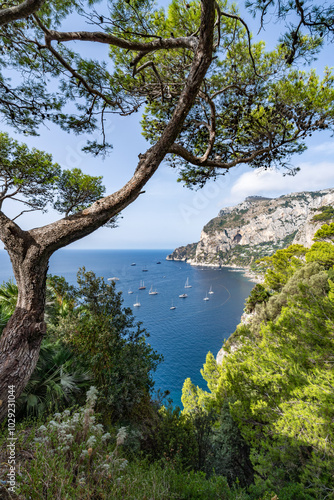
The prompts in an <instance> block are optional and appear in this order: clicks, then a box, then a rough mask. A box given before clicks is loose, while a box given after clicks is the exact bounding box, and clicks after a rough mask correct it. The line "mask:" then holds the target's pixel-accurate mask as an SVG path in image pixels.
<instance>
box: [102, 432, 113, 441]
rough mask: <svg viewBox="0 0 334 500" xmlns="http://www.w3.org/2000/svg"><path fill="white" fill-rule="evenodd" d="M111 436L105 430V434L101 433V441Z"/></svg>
mask: <svg viewBox="0 0 334 500" xmlns="http://www.w3.org/2000/svg"><path fill="white" fill-rule="evenodd" d="M109 438H111V434H110V433H109V432H106V433H105V434H103V436H102V437H101V439H102V441H106V440H107V439H109Z"/></svg>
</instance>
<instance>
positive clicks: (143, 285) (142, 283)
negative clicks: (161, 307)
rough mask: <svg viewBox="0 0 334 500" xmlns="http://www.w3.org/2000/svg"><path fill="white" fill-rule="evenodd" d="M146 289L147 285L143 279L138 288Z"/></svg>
mask: <svg viewBox="0 0 334 500" xmlns="http://www.w3.org/2000/svg"><path fill="white" fill-rule="evenodd" d="M145 289H146V286H145V284H144V282H143V281H141V282H140V287H139V288H138V290H145Z"/></svg>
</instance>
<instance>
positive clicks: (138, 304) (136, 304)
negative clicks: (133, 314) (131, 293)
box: [133, 295, 141, 307]
mask: <svg viewBox="0 0 334 500" xmlns="http://www.w3.org/2000/svg"><path fill="white" fill-rule="evenodd" d="M140 306H141V303H140V302H139V301H138V295H137V297H136V303H135V304H133V307H140Z"/></svg>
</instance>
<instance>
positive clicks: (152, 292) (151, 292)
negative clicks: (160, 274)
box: [148, 285, 158, 295]
mask: <svg viewBox="0 0 334 500" xmlns="http://www.w3.org/2000/svg"><path fill="white" fill-rule="evenodd" d="M148 294H149V295H158V292H157V291H156V290H153V285H151V289H150V291H149V292H148Z"/></svg>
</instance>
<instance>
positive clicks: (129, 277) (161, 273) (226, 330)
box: [0, 250, 254, 405]
mask: <svg viewBox="0 0 334 500" xmlns="http://www.w3.org/2000/svg"><path fill="white" fill-rule="evenodd" d="M170 252H171V250H60V251H58V252H57V253H56V254H55V255H54V256H53V257H52V258H51V261H50V269H49V272H50V273H52V274H58V275H62V276H64V277H65V278H66V279H67V280H68V281H69V282H70V283H72V284H74V283H75V282H76V273H77V270H78V268H79V267H82V266H85V267H86V270H92V271H94V272H95V273H96V275H97V276H103V277H104V278H105V279H107V278H110V277H117V278H119V281H116V288H117V290H119V291H122V292H123V297H124V306H127V307H132V309H133V312H134V314H135V316H136V318H137V319H138V320H140V321H142V322H143V326H144V327H145V328H146V329H147V331H148V332H149V333H150V338H149V340H148V342H149V343H150V344H151V345H152V347H154V349H156V350H157V351H158V352H159V353H161V354H163V356H164V362H163V363H161V365H160V366H159V368H158V370H157V372H156V373H155V375H154V379H155V388H156V389H161V390H166V389H168V390H169V391H170V393H171V397H172V399H173V401H174V404H178V405H180V404H181V390H182V385H183V382H184V380H185V379H186V378H187V377H190V378H191V379H192V381H193V383H195V384H196V385H199V386H200V387H202V388H205V382H204V381H203V379H202V376H201V374H200V369H201V368H202V366H203V363H204V362H205V356H206V354H207V352H208V351H211V352H212V353H213V354H214V355H216V354H217V352H218V351H219V349H220V348H221V346H222V344H223V341H224V340H225V339H227V338H228V337H229V335H230V334H231V333H232V332H233V331H234V330H235V327H236V325H237V324H238V323H239V321H240V316H241V314H242V311H243V307H244V303H245V299H246V297H247V296H248V295H249V293H250V291H251V289H252V288H253V286H254V284H253V283H251V282H250V281H249V280H247V279H246V278H245V277H244V276H243V275H242V273H240V272H235V271H232V270H228V269H227V268H223V269H210V268H203V269H202V268H198V267H192V266H190V265H189V264H186V263H184V262H173V261H166V260H165V259H166V255H167V254H168V253H170ZM157 262H161V264H157ZM132 263H135V264H136V265H135V266H131V264H132ZM143 269H147V272H143ZM11 276H13V273H12V270H11V266H10V262H9V259H8V256H7V254H6V252H4V251H1V252H0V282H2V281H3V280H7V279H8V278H9V277H11ZM187 278H189V284H190V285H191V286H192V287H191V288H187V289H185V288H184V285H185V282H186V280H187ZM142 280H144V282H145V283H144V284H145V286H146V289H145V290H138V288H139V286H140V282H141V281H142ZM151 286H153V289H154V290H155V289H156V290H157V292H158V294H157V295H149V291H150V288H151ZM210 287H212V291H213V292H214V293H213V294H208V295H207V293H208V292H209V290H210ZM129 290H132V291H133V293H132V294H129V293H128V291H129ZM182 293H187V295H188V297H187V298H185V299H181V298H179V295H180V294H182ZM206 295H207V296H208V297H209V300H208V301H204V300H203V299H204V297H206ZM137 299H138V301H139V302H140V304H141V306H140V307H133V304H134V303H135V302H137ZM172 301H173V304H174V306H176V309H174V310H171V309H170V307H171V305H172Z"/></svg>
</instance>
